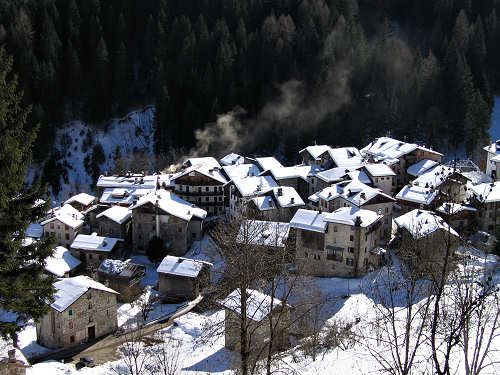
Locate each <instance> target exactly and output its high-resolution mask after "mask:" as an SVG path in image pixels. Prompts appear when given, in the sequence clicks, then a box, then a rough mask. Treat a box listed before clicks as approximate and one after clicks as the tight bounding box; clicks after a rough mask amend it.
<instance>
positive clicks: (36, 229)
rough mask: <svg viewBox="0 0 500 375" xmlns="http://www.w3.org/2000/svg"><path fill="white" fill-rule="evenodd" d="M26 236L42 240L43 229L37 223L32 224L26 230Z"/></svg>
mask: <svg viewBox="0 0 500 375" xmlns="http://www.w3.org/2000/svg"><path fill="white" fill-rule="evenodd" d="M24 235H25V236H27V237H33V238H41V237H42V236H43V227H42V226H41V225H40V224H37V223H31V224H30V225H28V228H26V231H25V232H24Z"/></svg>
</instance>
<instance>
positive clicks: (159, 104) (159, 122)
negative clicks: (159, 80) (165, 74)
mask: <svg viewBox="0 0 500 375" xmlns="http://www.w3.org/2000/svg"><path fill="white" fill-rule="evenodd" d="M169 101H170V97H169V96H168V90H167V88H166V87H165V86H163V87H162V89H161V92H160V94H159V95H158V97H157V98H156V110H155V117H154V125H155V132H154V151H155V154H156V155H160V154H162V153H165V152H166V151H167V148H168V138H167V137H168V136H169V134H168V131H167V130H168V120H169V119H168V109H169Z"/></svg>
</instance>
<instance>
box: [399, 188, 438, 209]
mask: <svg viewBox="0 0 500 375" xmlns="http://www.w3.org/2000/svg"><path fill="white" fill-rule="evenodd" d="M438 193H439V192H438V190H434V189H431V188H426V187H422V186H415V185H411V186H410V185H406V186H404V187H403V188H402V189H401V191H400V192H399V193H398V194H397V195H396V199H400V200H404V201H409V202H413V203H421V204H426V205H428V204H431V203H432V201H433V200H434V199H435V198H436V197H437V195H438Z"/></svg>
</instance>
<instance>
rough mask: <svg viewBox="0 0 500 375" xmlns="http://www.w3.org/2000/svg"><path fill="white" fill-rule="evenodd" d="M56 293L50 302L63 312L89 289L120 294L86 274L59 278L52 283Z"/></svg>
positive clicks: (53, 306) (51, 305)
mask: <svg viewBox="0 0 500 375" xmlns="http://www.w3.org/2000/svg"><path fill="white" fill-rule="evenodd" d="M53 285H54V288H55V289H56V293H55V294H54V296H53V298H54V302H52V303H51V304H50V307H52V308H53V309H55V310H57V311H59V312H63V311H64V310H66V309H67V308H68V307H70V306H71V305H72V304H73V303H74V302H75V301H76V300H78V298H80V297H81V296H83V295H84V294H85V293H86V292H87V291H88V290H89V289H94V290H101V291H103V292H108V293H112V294H120V293H118V292H116V291H114V290H113V289H110V288H108V287H106V286H104V285H103V284H101V283H98V282H97V281H94V280H92V279H91V278H90V277H88V276H76V277H70V278H66V279H60V280H59V281H56V282H55V283H54V284H53Z"/></svg>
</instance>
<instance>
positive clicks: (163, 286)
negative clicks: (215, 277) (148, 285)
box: [157, 255, 213, 301]
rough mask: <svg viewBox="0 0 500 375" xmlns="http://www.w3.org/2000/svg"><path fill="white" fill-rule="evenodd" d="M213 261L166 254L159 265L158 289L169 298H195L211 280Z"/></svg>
mask: <svg viewBox="0 0 500 375" xmlns="http://www.w3.org/2000/svg"><path fill="white" fill-rule="evenodd" d="M212 266H213V265H212V263H209V262H204V261H201V260H195V259H188V258H180V257H174V256H171V255H168V256H166V257H165V258H164V259H163V260H162V262H161V263H160V265H159V266H158V269H157V272H158V285H159V286H158V290H159V291H160V293H163V294H164V295H165V297H166V299H167V300H178V301H182V300H183V301H186V300H192V299H195V298H196V297H197V296H198V295H199V294H200V293H201V291H202V290H203V289H204V288H205V287H206V286H207V285H208V284H209V282H210V267H212Z"/></svg>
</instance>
